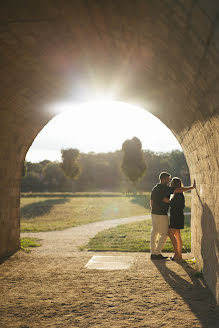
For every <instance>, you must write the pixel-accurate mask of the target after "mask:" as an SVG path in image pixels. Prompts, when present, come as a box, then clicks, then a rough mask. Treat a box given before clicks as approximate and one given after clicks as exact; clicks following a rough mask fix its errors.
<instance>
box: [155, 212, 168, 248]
mask: <svg viewBox="0 0 219 328" xmlns="http://www.w3.org/2000/svg"><path fill="white" fill-rule="evenodd" d="M158 217H159V218H158V220H159V223H158V227H159V234H160V239H159V241H158V245H157V249H156V254H160V253H161V251H162V249H163V248H164V245H165V243H166V240H167V237H168V225H169V224H168V223H169V220H168V215H158Z"/></svg>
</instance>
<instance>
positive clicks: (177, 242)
mask: <svg viewBox="0 0 219 328" xmlns="http://www.w3.org/2000/svg"><path fill="white" fill-rule="evenodd" d="M171 187H174V188H181V187H182V181H181V179H180V178H173V179H172V181H171ZM165 202H167V199H165ZM169 204H170V225H169V231H168V235H169V237H170V239H171V242H172V244H173V247H174V256H173V257H171V260H181V259H182V238H181V235H180V230H181V229H184V213H183V210H184V208H185V198H184V195H183V193H182V192H181V193H174V195H173V198H172V199H171V200H170V201H169Z"/></svg>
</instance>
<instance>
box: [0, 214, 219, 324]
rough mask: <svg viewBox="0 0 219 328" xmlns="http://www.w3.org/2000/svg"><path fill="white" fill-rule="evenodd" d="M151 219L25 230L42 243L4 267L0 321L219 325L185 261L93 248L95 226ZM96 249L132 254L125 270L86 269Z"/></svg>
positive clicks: (213, 307) (211, 303) (206, 292)
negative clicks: (90, 247)
mask: <svg viewBox="0 0 219 328" xmlns="http://www.w3.org/2000/svg"><path fill="white" fill-rule="evenodd" d="M145 218H148V216H147V217H146V216H145V217H135V218H129V219H120V220H111V221H104V222H96V223H92V224H89V225H86V226H80V227H76V228H71V229H67V230H64V231H55V232H46V233H37V234H28V235H29V236H30V235H34V236H35V237H37V238H42V239H43V244H42V247H39V248H36V249H33V250H32V252H31V253H29V254H27V253H24V252H22V251H19V252H17V253H16V254H15V255H14V256H12V257H10V258H9V259H8V260H7V261H5V262H4V263H2V264H1V265H0V291H1V297H0V327H1V328H5V327H13V328H14V327H15V328H16V327H20V328H21V327H22V328H27V327H31V328H32V327H33V328H35V327H40V328H44V327H45V328H47V327H67V328H68V327H73V328H88V327H92V328H97V327H98V328H129V327H130V328H138V327H152V328H158V327H168V328H172V327H177V328H186V327H187V328H188V327H196V328H198V327H206V328H218V327H219V309H218V306H216V305H215V302H214V300H213V298H212V295H211V293H210V291H209V289H208V288H207V287H206V286H205V283H204V281H203V280H202V279H200V278H197V277H196V276H195V272H194V271H193V269H192V268H190V267H189V266H188V264H187V263H185V262H179V263H177V262H172V261H170V260H167V261H151V260H150V257H149V254H148V253H121V252H107V253H106V252H98V253H95V252H88V251H82V252H80V251H78V249H77V247H78V246H80V245H82V244H84V243H86V242H87V241H88V239H89V238H91V237H93V236H94V235H95V234H96V233H97V232H99V231H101V230H103V229H106V228H110V227H113V226H116V225H118V224H122V223H128V222H133V221H137V220H142V219H145ZM94 255H103V256H104V255H111V256H114V257H117V256H127V257H130V256H132V257H134V263H133V265H132V266H131V267H130V268H129V269H127V270H117V271H106V270H103V271H102V270H88V269H86V268H84V266H85V265H86V263H87V262H88V261H89V260H90V259H91V257H92V256H94Z"/></svg>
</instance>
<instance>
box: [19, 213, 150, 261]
mask: <svg viewBox="0 0 219 328" xmlns="http://www.w3.org/2000/svg"><path fill="white" fill-rule="evenodd" d="M150 217H151V216H150V215H142V216H133V217H129V218H122V219H114V220H107V221H99V222H93V223H89V224H85V225H82V226H78V227H73V228H69V229H65V230H61V231H50V232H37V233H22V234H21V237H35V238H39V239H42V245H43V247H39V248H37V249H36V253H40V254H44V255H51V254H53V255H54V253H56V254H59V256H60V255H62V254H63V255H71V254H72V252H73V251H77V250H78V247H79V246H82V245H85V244H87V243H88V241H89V239H90V238H93V237H94V236H95V235H96V234H97V233H98V232H100V231H103V230H105V229H109V228H114V227H116V226H118V225H120V224H126V223H131V222H136V221H143V220H146V219H150Z"/></svg>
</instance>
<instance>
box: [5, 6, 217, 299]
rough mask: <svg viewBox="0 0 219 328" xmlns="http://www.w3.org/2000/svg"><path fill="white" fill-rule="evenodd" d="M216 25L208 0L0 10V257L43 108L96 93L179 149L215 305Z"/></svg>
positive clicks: (11, 234) (196, 245) (11, 232)
mask: <svg viewBox="0 0 219 328" xmlns="http://www.w3.org/2000/svg"><path fill="white" fill-rule="evenodd" d="M218 17H219V2H218V1H217V0H211V1H208V0H153V1H146V0H135V1H133V0H126V1H122V0H121V1H118V0H104V1H100V0H91V1H90V0H89V1H85V0H74V1H71V0H63V1H61V2H60V1H59V0H52V1H51V0H32V1H29V0H20V1H19V2H18V1H16V0H11V1H4V2H1V3H0V21H1V24H0V83H1V89H0V93H1V94H0V96H1V97H0V168H1V170H0V177H1V179H0V181H1V187H0V256H6V255H10V254H11V253H13V252H15V251H16V250H17V249H18V248H19V198H20V193H19V181H20V173H21V167H22V164H23V160H24V158H25V154H26V152H27V150H28V148H29V147H30V145H31V143H32V142H33V140H34V138H35V137H36V135H37V134H38V133H39V132H40V130H41V129H42V128H43V126H44V125H45V124H46V123H47V122H48V121H49V120H50V119H51V118H52V117H53V116H54V115H55V114H56V111H55V109H54V106H53V104H55V103H63V102H83V101H87V100H90V99H91V98H92V97H93V96H98V95H99V94H100V95H101V93H106V94H107V95H112V96H113V97H114V99H115V100H122V101H126V102H129V103H133V104H137V105H140V106H142V107H144V108H145V109H147V110H150V111H151V112H152V113H153V114H154V115H156V116H157V117H158V118H160V119H161V120H162V121H163V122H164V123H165V124H166V125H167V126H168V127H169V128H170V129H171V130H172V131H173V133H174V134H175V136H176V137H177V138H178V140H179V142H180V143H181V145H182V147H183V150H184V152H185V155H186V158H187V161H188V164H189V168H190V173H191V177H192V178H195V179H196V180H197V193H196V192H193V201H192V202H193V206H192V249H193V252H194V255H195V257H196V258H197V260H198V263H199V265H200V267H201V266H203V270H204V277H205V279H206V282H207V284H208V285H209V287H210V288H211V290H212V292H213V294H214V295H215V296H216V298H217V300H218V301H219V297H218V229H219V218H218V213H219V212H218V210H219V207H218V206H219V205H218V204H219V202H218V201H219V180H218V176H219V162H218V157H219V156H218V148H219V140H218V130H219V124H218V115H219V109H218V104H219V98H218V95H219V92H218V91H219V90H218V88H219V83H218V81H219V54H218V49H219V25H218Z"/></svg>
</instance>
